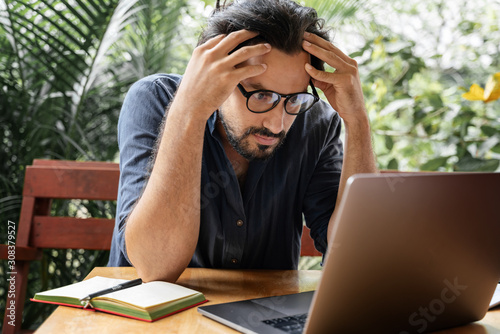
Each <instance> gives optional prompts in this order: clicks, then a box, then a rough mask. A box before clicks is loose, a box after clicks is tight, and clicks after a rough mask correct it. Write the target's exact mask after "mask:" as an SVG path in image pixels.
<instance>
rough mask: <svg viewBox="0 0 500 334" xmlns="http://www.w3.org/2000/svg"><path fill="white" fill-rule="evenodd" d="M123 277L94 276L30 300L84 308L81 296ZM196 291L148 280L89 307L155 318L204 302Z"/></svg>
mask: <svg viewBox="0 0 500 334" xmlns="http://www.w3.org/2000/svg"><path fill="white" fill-rule="evenodd" d="M125 282H126V280H123V279H116V278H106V277H100V276H96V277H93V278H90V279H88V280H85V281H82V282H79V283H75V284H71V285H67V286H63V287H61V288H57V289H53V290H48V291H44V292H39V293H37V294H35V296H34V297H33V298H32V299H31V300H32V301H34V302H40V303H49V304H57V305H64V306H72V307H79V308H84V305H83V304H82V302H80V299H81V298H84V297H86V296H88V295H89V294H90V293H93V292H96V291H100V290H104V289H106V288H111V287H114V286H116V285H118V284H121V283H125ZM206 301H207V300H206V299H205V296H204V295H203V294H202V293H201V292H198V291H195V290H192V289H188V288H186V287H183V286H180V285H178V284H173V283H168V282H159V281H157V282H148V283H143V284H140V285H136V286H134V287H131V288H127V289H124V290H120V291H115V292H111V293H108V294H105V295H102V296H99V297H95V298H92V299H91V300H90V308H86V309H90V310H95V311H101V312H106V313H111V314H116V315H120V316H124V317H128V318H133V319H138V320H144V321H155V320H158V319H161V318H164V317H167V316H169V315H171V314H174V313H177V312H180V311H183V310H185V309H188V308H191V307H193V306H196V305H199V304H202V303H204V302H206Z"/></svg>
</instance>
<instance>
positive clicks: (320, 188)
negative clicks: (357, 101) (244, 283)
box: [303, 114, 343, 254]
mask: <svg viewBox="0 0 500 334" xmlns="http://www.w3.org/2000/svg"><path fill="white" fill-rule="evenodd" d="M340 132H341V122H340V117H339V116H338V114H336V115H335V117H333V118H332V121H331V123H330V126H329V128H328V134H327V136H326V138H325V145H324V146H323V150H322V151H321V154H320V157H319V160H318V162H317V164H316V167H315V169H314V173H313V175H312V177H311V181H310V183H309V185H308V188H307V192H306V196H305V200H304V207H303V212H304V217H305V220H306V225H307V227H308V228H310V229H311V232H310V233H311V237H312V238H313V240H314V246H315V248H316V249H317V250H318V251H320V252H321V253H322V254H325V253H326V250H327V248H328V243H327V234H328V223H329V221H330V217H331V215H332V213H333V211H334V209H335V203H336V201H337V193H338V189H339V183H340V174H341V171H342V159H343V148H342V142H341V140H340Z"/></svg>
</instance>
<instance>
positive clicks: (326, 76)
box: [305, 64, 338, 90]
mask: <svg viewBox="0 0 500 334" xmlns="http://www.w3.org/2000/svg"><path fill="white" fill-rule="evenodd" d="M305 69H306V72H307V74H309V75H310V76H311V77H312V78H313V79H314V80H317V81H320V82H326V83H330V84H334V83H335V81H336V80H335V78H336V77H337V75H338V74H335V73H329V72H325V71H320V70H318V69H316V68H314V67H313V66H311V65H310V64H306V65H305ZM314 85H315V86H316V83H314ZM317 87H318V88H319V89H321V90H324V89H322V88H321V87H320V86H319V85H318V86H317Z"/></svg>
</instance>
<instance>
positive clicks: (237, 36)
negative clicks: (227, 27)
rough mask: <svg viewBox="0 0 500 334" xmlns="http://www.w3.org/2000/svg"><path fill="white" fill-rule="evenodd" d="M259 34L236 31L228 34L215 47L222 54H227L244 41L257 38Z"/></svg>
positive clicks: (248, 31)
mask: <svg viewBox="0 0 500 334" xmlns="http://www.w3.org/2000/svg"><path fill="white" fill-rule="evenodd" d="M258 35H259V33H257V32H254V31H250V30H238V31H234V32H232V33H230V34H229V35H227V36H226V38H224V39H223V40H222V41H221V42H220V43H219V45H218V46H217V47H218V48H219V49H220V50H221V51H222V52H224V54H228V53H229V52H231V51H232V50H233V49H234V48H235V47H237V46H238V45H240V44H241V43H243V42H244V41H246V40H249V39H251V38H254V37H256V36H258Z"/></svg>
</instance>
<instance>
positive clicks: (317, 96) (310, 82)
mask: <svg viewBox="0 0 500 334" xmlns="http://www.w3.org/2000/svg"><path fill="white" fill-rule="evenodd" d="M309 85H310V86H311V89H312V92H313V93H312V94H311V93H307V92H301V93H293V94H288V95H283V94H280V93H276V92H275V91H272V90H268V89H257V90H253V91H250V92H247V91H246V89H245V88H243V86H242V85H241V84H240V83H239V84H238V85H237V87H238V89H239V90H240V92H241V94H242V95H243V96H244V97H245V98H246V99H247V109H248V110H250V111H251V112H253V113H256V114H263V113H265V112H268V111H270V110H272V109H274V108H275V107H276V106H277V105H278V104H279V103H280V101H281V99H283V98H285V112H286V113H287V114H289V115H300V114H303V113H305V112H306V111H308V110H309V109H311V108H312V107H313V106H314V105H315V104H316V102H318V101H319V95H318V92H317V91H316V87H314V84H313V82H312V80H309ZM260 92H268V93H273V94H276V95H278V96H279V97H280V98H279V99H278V100H276V102H274V103H273V105H272V106H271V107H270V108H269V109H266V110H264V111H254V110H252V109H250V108H249V107H248V103H249V100H250V97H251V96H252V95H253V94H255V93H260ZM299 94H309V95H311V96H312V97H314V102H313V103H312V104H311V106H310V107H309V108H307V109H305V110H302V111H301V112H298V113H291V112H288V110H286V105H287V103H288V101H289V100H290V99H291V98H292V97H294V96H296V95H299Z"/></svg>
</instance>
